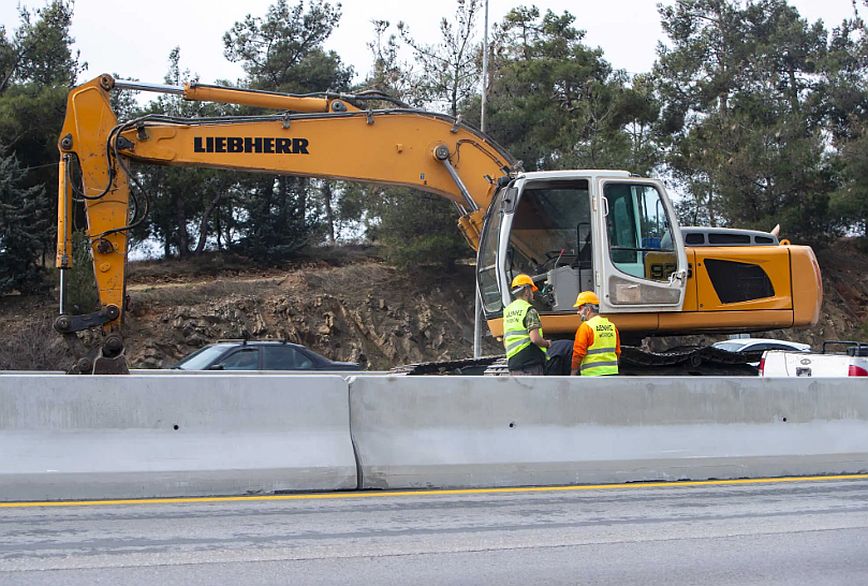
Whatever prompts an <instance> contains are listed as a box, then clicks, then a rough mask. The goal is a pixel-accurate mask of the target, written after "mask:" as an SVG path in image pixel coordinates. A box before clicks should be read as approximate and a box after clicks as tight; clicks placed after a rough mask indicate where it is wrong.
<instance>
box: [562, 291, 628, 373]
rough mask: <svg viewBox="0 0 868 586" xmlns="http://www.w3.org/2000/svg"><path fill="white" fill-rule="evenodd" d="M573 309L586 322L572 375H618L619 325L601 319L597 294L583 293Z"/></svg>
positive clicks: (578, 338) (575, 347) (577, 343)
mask: <svg viewBox="0 0 868 586" xmlns="http://www.w3.org/2000/svg"><path fill="white" fill-rule="evenodd" d="M573 307H576V308H578V314H579V318H580V319H581V320H582V323H581V325H579V329H578V330H577V331H576V339H575V341H574V342H573V363H572V368H571V369H570V374H572V375H576V374H579V373H581V374H582V376H610V375H613V374H618V358H619V357H620V356H621V338H620V335H619V334H618V328H616V327H615V324H613V323H612V322H610V321H609V320H608V319H606V318H605V317H603V316H601V315H600V298H599V297H597V294H596V293H594V292H593V291H582V292H581V293H579V296H578V297H577V298H576V303H575V305H573Z"/></svg>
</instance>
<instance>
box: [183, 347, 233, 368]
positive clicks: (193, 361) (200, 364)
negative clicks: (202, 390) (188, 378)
mask: <svg viewBox="0 0 868 586" xmlns="http://www.w3.org/2000/svg"><path fill="white" fill-rule="evenodd" d="M224 352H226V346H205V347H204V348H201V349H199V350H198V351H196V352H194V353H193V354H191V355H190V356H188V357H187V358H185V359H184V360H182V361H181V362H179V363H178V364H177V365H176V366H175V368H181V369H183V370H203V369H205V368H208V366H210V365H211V363H212V362H214V361H215V360H217V358H218V357H219V356H220V355H221V354H223V353H224Z"/></svg>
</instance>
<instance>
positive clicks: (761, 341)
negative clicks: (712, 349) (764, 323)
mask: <svg viewBox="0 0 868 586" xmlns="http://www.w3.org/2000/svg"><path fill="white" fill-rule="evenodd" d="M717 344H741V345H742V346H747V345H748V344H784V345H787V346H793V347H797V348H810V347H811V345H810V344H805V343H804V342H793V341H792V340H779V339H776V338H730V339H728V340H719V341H717V342H715V343H714V344H712V346H716V345H717Z"/></svg>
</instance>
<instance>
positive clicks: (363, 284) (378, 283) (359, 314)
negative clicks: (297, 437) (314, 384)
mask: <svg viewBox="0 0 868 586" xmlns="http://www.w3.org/2000/svg"><path fill="white" fill-rule="evenodd" d="M818 257H819V261H820V266H821V268H822V269H823V279H824V289H825V301H824V307H823V313H822V316H821V318H820V321H819V323H818V324H817V325H816V326H814V327H812V328H808V329H805V330H796V331H776V332H766V333H762V334H754V335H767V336H769V337H777V338H786V339H795V340H803V341H806V342H809V343H811V344H812V345H813V346H814V347H815V348H819V347H820V345H821V343H822V341H823V340H824V339H830V338H837V339H854V338H855V339H862V340H865V339H868V255H866V254H864V253H860V252H859V251H858V250H857V249H856V247H855V246H853V244H852V243H851V242H847V241H842V242H840V243H838V244H837V245H836V246H835V247H832V248H830V249H828V250H823V251H820V252H819V253H818ZM212 260H214V259H212ZM335 262H336V261H334V260H331V261H329V262H325V261H322V260H319V261H310V262H306V263H301V264H295V265H292V266H289V267H285V268H282V269H269V270H261V269H251V268H248V267H247V266H246V265H245V264H244V263H234V264H227V263H225V262H224V261H222V260H220V261H219V262H215V263H214V264H215V265H216V266H214V267H205V268H203V263H202V262H201V261H200V262H198V263H194V264H193V265H190V264H189V263H187V264H184V263H171V262H170V263H145V264H133V265H132V267H131V270H130V282H129V286H128V292H129V294H130V296H131V299H132V304H131V308H130V312H129V314H128V320H127V325H126V340H127V348H128V351H127V352H128V357H129V359H130V362H131V365H132V366H133V367H164V366H171V365H172V364H174V363H175V362H176V361H177V359H178V358H180V357H181V356H183V355H184V354H186V353H188V352H190V351H192V350H194V349H196V348H199V347H200V346H202V345H204V344H206V343H209V342H212V341H215V340H218V339H221V338H240V337H243V336H245V335H248V336H250V337H253V338H265V337H268V338H277V339H287V340H290V341H293V342H299V343H301V344H305V345H307V346H309V347H311V348H313V349H314V350H317V351H319V352H321V353H322V354H324V355H326V356H328V357H330V358H333V359H336V360H352V361H358V362H361V363H362V364H363V365H365V366H366V367H368V368H371V369H376V370H380V369H388V368H391V367H392V366H396V365H400V364H408V363H413V362H425V361H431V360H441V359H443V360H445V359H457V358H464V357H469V356H470V355H471V354H472V337H473V288H474V285H473V272H472V269H471V268H470V267H466V266H464V267H462V266H459V267H458V271H457V272H456V273H455V274H450V275H446V274H442V273H441V271H439V270H434V269H428V270H417V271H414V272H412V273H406V272H402V271H398V270H396V269H395V268H393V267H390V266H387V265H385V264H383V263H382V262H380V261H378V260H377V259H375V258H372V257H370V256H366V255H355V256H353V257H351V258H346V257H345V258H342V259H341V260H340V261H339V262H337V264H335ZM55 314H56V301H55V300H54V299H53V298H52V297H45V298H26V297H25V298H22V297H19V296H7V297H2V298H0V368H4V369H34V368H40V369H61V368H65V367H66V366H67V365H69V364H71V361H72V357H71V355H70V354H69V353H68V351H67V349H66V347H65V344H64V343H63V342H62V340H61V339H60V337H59V336H58V335H57V334H55V333H54V332H53V331H52V330H51V323H52V321H53V319H54V317H55ZM719 338H720V337H719V336H718V337H696V338H690V339H685V338H679V339H672V338H666V339H657V340H655V341H654V343H653V344H652V347H654V348H656V349H662V348H664V347H667V346H673V345H680V344H685V343H708V342H710V341H713V340H715V339H719ZM500 351H501V349H500V345H499V344H498V343H497V342H496V341H494V340H493V339H492V338H490V337H488V336H486V338H485V344H484V353H485V354H495V353H499V352H500Z"/></svg>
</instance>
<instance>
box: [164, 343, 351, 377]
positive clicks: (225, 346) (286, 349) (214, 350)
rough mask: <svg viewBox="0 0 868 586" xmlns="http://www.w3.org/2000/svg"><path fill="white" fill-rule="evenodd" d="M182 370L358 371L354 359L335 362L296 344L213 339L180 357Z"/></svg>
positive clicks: (179, 365) (178, 365) (178, 366)
mask: <svg viewBox="0 0 868 586" xmlns="http://www.w3.org/2000/svg"><path fill="white" fill-rule="evenodd" d="M175 368H180V369H182V370H361V367H360V366H359V365H358V364H356V363H355V362H336V361H334V360H329V359H328V358H326V357H325V356H321V355H320V354H317V353H316V352H314V351H313V350H310V349H308V348H305V347H304V346H301V345H299V344H292V343H290V342H280V341H276V340H240V341H227V342H217V343H216V344H209V345H207V346H204V347H202V348H200V349H198V350H196V351H195V352H193V353H192V354H190V355H188V356H186V357H184V358H183V359H181V361H180V362H179V363H178V364H177V365H176V366H175Z"/></svg>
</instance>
